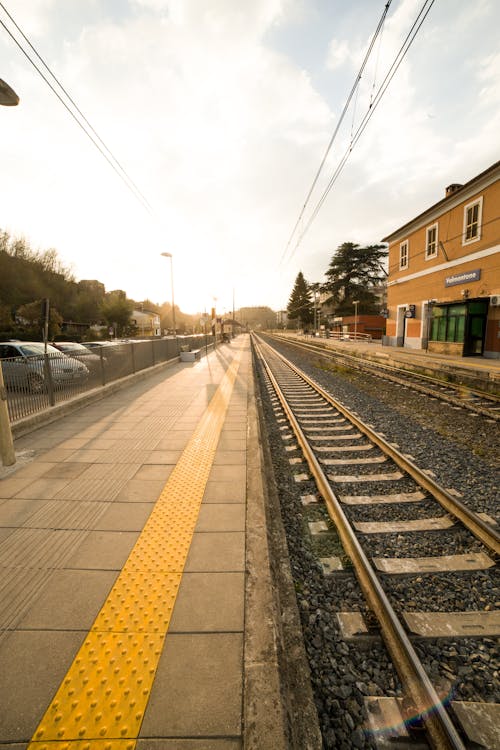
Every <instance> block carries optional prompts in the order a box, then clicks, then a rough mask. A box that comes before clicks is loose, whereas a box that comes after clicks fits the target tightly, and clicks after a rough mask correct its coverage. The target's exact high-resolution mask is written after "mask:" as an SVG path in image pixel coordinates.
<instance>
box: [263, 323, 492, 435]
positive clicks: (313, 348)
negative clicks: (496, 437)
mask: <svg viewBox="0 0 500 750" xmlns="http://www.w3.org/2000/svg"><path fill="white" fill-rule="evenodd" d="M273 338H276V339H278V340H279V341H282V342H283V343H286V344H291V345H292V346H296V347H297V348H299V349H305V350H306V351H309V352H314V353H315V354H318V356H320V357H324V358H325V359H330V360H336V359H340V360H346V361H347V362H354V363H355V365H356V366H357V367H358V369H360V370H363V369H364V370H367V371H368V372H374V373H377V371H378V372H379V373H380V372H381V373H383V376H384V377H385V378H387V380H390V381H391V382H393V383H399V384H400V385H405V386H407V387H409V384H408V382H407V381H408V380H410V381H411V379H412V378H413V379H419V380H422V381H424V382H428V383H432V384H434V385H436V386H439V387H440V388H448V389H449V390H451V391H455V392H457V391H460V390H463V389H466V390H467V391H468V392H469V393H471V394H472V395H474V396H477V397H478V398H482V399H484V400H485V401H490V402H491V403H492V405H497V406H498V405H499V404H500V398H498V396H496V395H495V394H493V393H488V391H481V390H478V389H477V388H471V387H470V386H468V385H463V384H461V383H451V382H450V381H448V380H440V379H439V378H433V377H432V376H431V375H425V374H424V373H421V372H416V371H414V370H407V369H405V368H404V367H396V366H394V365H387V364H384V363H383V362H374V361H372V360H367V359H364V358H363V357H359V356H356V355H354V354H348V353H347V352H340V351H339V350H338V349H335V350H333V349H330V348H328V347H324V346H320V345H318V344H310V343H308V342H307V341H295V340H293V339H289V338H287V337H282V336H276V335H274V336H273ZM398 373H399V374H400V377H403V379H402V380H399V379H398ZM405 376H406V380H405V379H404V378H405ZM411 387H412V388H413V389H414V390H416V391H419V392H420V393H425V394H428V395H432V396H434V397H436V398H439V399H440V400H441V401H446V402H447V403H449V404H453V405H455V406H461V407H462V408H463V409H468V410H469V411H473V412H474V413H475V414H481V416H483V417H486V418H488V419H493V420H495V421H497V422H500V414H496V413H495V412H493V411H489V410H488V409H487V408H486V407H483V406H479V405H477V404H473V403H469V402H467V401H464V400H463V399H461V398H459V397H458V396H453V395H450V394H447V393H436V392H435V391H434V390H432V389H431V388H430V387H426V386H425V385H421V384H419V383H415V382H412V383H411Z"/></svg>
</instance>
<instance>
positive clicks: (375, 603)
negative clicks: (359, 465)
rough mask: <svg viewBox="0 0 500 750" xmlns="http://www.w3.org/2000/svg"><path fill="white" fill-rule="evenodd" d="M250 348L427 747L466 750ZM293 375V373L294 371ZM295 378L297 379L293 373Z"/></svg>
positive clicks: (294, 424) (297, 429)
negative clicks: (321, 502) (313, 484)
mask: <svg viewBox="0 0 500 750" xmlns="http://www.w3.org/2000/svg"><path fill="white" fill-rule="evenodd" d="M254 346H255V348H256V351H257V353H258V355H259V356H260V358H261V361H262V363H263V365H264V368H265V370H266V373H267V375H268V377H269V379H270V381H271V383H272V385H273V388H274V389H275V391H276V394H277V396H278V398H279V400H280V402H281V405H282V407H283V410H284V412H285V414H286V416H287V418H288V420H289V422H290V424H291V426H292V429H293V431H294V433H295V436H296V438H297V441H298V443H299V445H300V447H301V449H302V451H303V454H304V456H305V459H306V461H307V463H308V465H309V469H310V471H311V473H312V475H313V477H314V480H315V482H316V485H317V487H318V490H319V492H320V494H321V496H322V497H323V499H324V501H325V504H326V507H327V509H328V513H329V515H330V517H331V518H332V520H333V522H334V523H335V526H336V528H337V531H338V534H339V536H340V539H341V542H342V545H343V547H344V549H345V551H346V554H347V555H348V556H349V557H350V559H351V561H352V564H353V566H354V570H355V572H356V576H357V578H358V581H359V584H360V586H361V589H362V590H363V594H364V596H365V598H366V600H367V602H368V604H369V606H370V608H371V609H372V611H373V612H374V614H375V616H376V617H377V620H378V622H379V624H380V630H381V635H382V638H383V640H384V642H385V644H386V646H387V649H388V651H389V653H390V655H391V658H392V660H393V663H394V666H395V668H396V670H397V672H398V674H399V676H400V679H401V682H402V685H403V688H404V690H405V692H407V694H408V696H409V698H410V701H411V703H412V708H413V707H414V708H415V712H416V713H417V714H418V715H419V716H420V717H421V718H422V721H423V723H424V725H425V727H426V730H427V733H428V736H429V740H430V743H431V746H432V747H433V748H435V750H452V749H453V750H465V745H464V744H463V742H462V740H461V738H460V735H459V734H458V732H457V730H456V729H455V726H454V725H453V723H452V721H451V719H450V717H449V716H448V714H447V712H446V710H445V709H444V707H443V704H442V701H441V699H440V698H439V696H438V694H437V693H436V691H435V689H434V686H433V685H432V683H431V681H430V680H429V678H428V676H427V673H426V672H425V669H424V667H423V666H422V664H421V662H420V660H419V658H418V656H417V654H416V652H415V650H414V648H413V646H412V644H411V642H410V640H409V638H408V636H407V634H406V632H405V630H404V628H403V625H402V624H401V622H400V621H399V619H398V617H397V615H396V613H395V612H394V610H393V608H392V606H391V604H390V602H389V600H388V598H387V596H386V594H385V592H384V590H383V588H382V586H381V584H380V581H379V580H378V578H377V575H376V573H375V571H374V570H373V568H372V566H371V564H370V562H369V560H368V558H367V557H366V555H365V553H364V551H363V549H362V547H361V545H360V544H359V541H358V540H357V538H356V535H355V534H354V532H353V530H352V528H351V526H350V524H349V522H348V520H347V518H346V516H345V514H344V511H343V510H342V507H341V504H340V501H339V499H338V498H337V496H336V495H335V493H334V492H333V490H332V489H331V487H330V484H329V482H328V479H327V477H326V476H325V474H324V472H323V470H322V468H321V466H320V464H319V462H318V460H317V459H316V457H315V455H314V453H313V451H312V448H311V447H310V445H309V443H308V441H307V438H306V437H305V435H304V433H303V431H302V429H301V427H300V425H299V423H298V421H297V419H296V418H295V415H294V414H293V412H292V410H291V408H290V406H289V405H288V402H287V400H286V398H285V396H284V394H283V392H282V390H281V388H280V386H279V384H278V382H277V380H276V378H275V377H274V375H273V373H272V371H271V368H270V366H269V364H268V363H267V361H266V359H265V357H264V354H263V352H262V349H261V346H260V345H259V343H255V342H254ZM267 346H269V345H267ZM277 356H278V357H279V358H280V359H282V360H283V361H284V362H285V363H286V364H288V362H287V360H286V359H285V358H283V357H282V356H281V355H280V354H278V355H277ZM292 369H293V370H294V371H295V372H296V370H295V368H292ZM296 374H299V373H297V372H296ZM306 382H307V381H306ZM308 385H309V384H308Z"/></svg>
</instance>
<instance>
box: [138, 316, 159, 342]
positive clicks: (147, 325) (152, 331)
mask: <svg viewBox="0 0 500 750" xmlns="http://www.w3.org/2000/svg"><path fill="white" fill-rule="evenodd" d="M132 322H133V323H134V325H136V326H137V335H138V336H142V337H143V338H144V337H145V336H161V326H160V316H159V315H158V313H155V312H152V311H151V310H132Z"/></svg>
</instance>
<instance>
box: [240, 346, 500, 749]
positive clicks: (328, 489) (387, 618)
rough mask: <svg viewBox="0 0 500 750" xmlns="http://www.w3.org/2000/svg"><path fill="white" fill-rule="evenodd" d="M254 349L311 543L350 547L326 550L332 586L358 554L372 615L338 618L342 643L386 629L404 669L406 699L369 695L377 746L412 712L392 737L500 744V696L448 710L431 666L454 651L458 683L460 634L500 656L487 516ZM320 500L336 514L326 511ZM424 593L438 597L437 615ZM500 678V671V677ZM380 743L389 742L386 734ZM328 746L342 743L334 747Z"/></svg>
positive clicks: (285, 365) (495, 544) (303, 378)
mask: <svg viewBox="0 0 500 750" xmlns="http://www.w3.org/2000/svg"><path fill="white" fill-rule="evenodd" d="M254 344H255V349H256V352H257V356H258V360H259V362H260V364H261V367H262V373H263V374H262V378H263V379H265V381H266V388H267V389H269V390H268V394H269V399H270V401H271V405H272V408H273V411H274V412H275V414H276V418H277V419H279V420H280V424H279V425H277V426H276V427H277V429H278V430H279V432H280V433H281V437H282V442H283V448H284V451H285V454H286V455H287V457H288V461H289V463H290V468H291V470H292V472H294V474H293V480H294V482H296V483H297V484H298V485H299V486H301V487H302V486H303V487H304V488H305V489H306V490H308V494H303V495H302V496H301V499H302V505H303V508H304V515H305V517H306V518H314V519H316V520H311V521H309V524H308V530H309V534H310V538H311V543H312V546H313V548H314V545H315V544H317V543H318V541H319V540H320V539H321V540H322V541H321V542H320V543H319V546H318V548H320V547H321V544H323V549H326V548H327V547H328V544H325V542H326V540H327V538H328V537H329V536H330V537H332V536H335V535H338V537H339V538H340V541H341V544H342V549H340V546H338V552H339V553H338V554H337V555H336V556H335V555H329V556H328V557H326V556H323V557H321V555H319V556H318V561H317V564H318V566H322V570H323V571H324V575H325V577H328V581H329V584H330V586H332V587H334V586H335V585H336V583H337V581H338V580H339V578H338V576H341V575H342V570H343V569H344V570H345V569H346V566H345V559H346V557H347V558H349V560H350V564H352V566H353V567H354V570H355V573H356V577H357V579H358V582H359V585H360V587H361V589H362V591H363V594H364V596H365V597H366V601H367V602H368V612H367V613H366V614H367V617H365V618H363V617H362V616H361V613H360V612H359V607H358V608H357V611H354V612H343V613H342V612H340V611H339V612H337V618H336V620H337V625H338V627H339V628H340V630H341V633H342V638H343V639H344V640H345V641H347V642H352V643H358V644H361V643H363V639H365V646H366V641H370V639H374V638H376V637H379V635H378V634H380V635H381V636H382V639H383V641H384V643H385V646H386V647H387V649H388V651H389V653H390V655H391V658H392V660H393V663H394V665H395V667H396V670H397V672H398V674H399V678H400V681H401V687H402V689H401V693H402V695H400V696H399V702H398V696H396V695H393V696H392V700H391V701H390V702H389V703H387V702H386V701H385V700H384V696H381V695H378V696H376V697H375V698H374V699H373V700H370V696H367V695H366V691H365V709H366V712H367V714H369V715H370V717H371V719H372V721H371V725H372V728H373V734H372V735H371V741H374V738H375V737H377V732H378V731H379V729H380V728H381V726H382V725H385V726H386V725H387V724H388V723H394V719H393V716H394V715H395V714H392V713H391V712H395V713H396V714H398V712H399V709H400V708H401V707H402V714H401V715H402V719H403V721H402V724H401V726H400V730H399V733H398V732H396V730H395V729H394V730H393V732H394V733H393V735H392V737H393V739H395V738H396V737H398V738H399V740H400V741H403V742H406V741H408V739H409V737H413V738H414V737H415V725H416V724H417V725H418V726H419V727H423V728H424V733H425V737H426V741H427V742H428V743H429V745H430V746H431V747H434V748H452V747H453V748H459V747H460V748H462V747H472V746H476V745H479V746H483V747H492V748H493V747H495V746H497V745H498V742H499V741H500V734H499V731H500V730H499V729H498V727H499V726H500V718H499V717H500V704H499V703H498V702H497V703H494V702H492V700H493V699H494V698H493V696H491V695H485V696H484V697H483V699H482V701H474V703H473V704H472V703H471V702H468V701H463V700H460V701H452V702H451V706H452V708H451V712H450V711H449V710H448V709H449V706H445V704H446V703H447V701H446V700H444V699H443V693H442V691H443V684H441V685H440V686H438V687H437V688H436V687H435V686H434V685H433V683H432V680H431V679H430V677H429V676H428V674H427V671H426V669H425V667H424V666H423V663H426V664H427V663H429V661H432V660H434V661H436V659H438V660H441V662H442V663H443V664H444V667H446V664H445V662H446V660H447V659H448V658H449V655H450V654H451V655H452V657H453V658H452V659H451V661H450V663H452V666H451V667H450V666H448V672H446V671H445V674H449V675H450V677H452V676H453V672H454V670H455V671H456V669H457V664H456V663H457V661H460V660H461V659H462V660H464V661H465V660H466V659H467V649H465V650H464V654H460V657H459V658H458V659H457V655H458V652H456V648H455V644H456V642H457V640H458V641H460V639H465V641H464V642H469V641H468V640H467V639H471V638H472V639H474V640H473V643H474V644H475V646H477V648H478V649H480V650H481V654H482V655H484V656H485V658H486V659H487V660H488V661H490V660H493V661H494V659H495V648H494V640H493V639H494V638H495V637H497V636H498V635H499V634H500V618H499V617H498V611H496V610H495V602H494V596H495V581H496V578H495V576H497V575H498V571H497V567H496V565H495V560H494V557H495V555H497V554H498V552H499V551H500V537H499V534H498V532H497V531H496V529H495V528H494V527H493V522H492V519H484V518H482V517H480V516H479V515H478V514H477V513H475V512H473V511H471V510H470V508H468V507H466V506H465V505H463V504H462V503H461V502H459V501H458V500H457V499H456V498H455V497H453V495H452V494H450V493H449V492H448V491H447V490H444V489H443V488H441V487H440V486H439V485H438V484H437V483H436V482H435V481H434V480H433V479H432V478H430V477H429V476H428V474H426V473H423V472H422V471H421V470H420V469H419V468H418V466H416V465H415V464H414V463H413V462H412V461H411V460H409V459H408V458H407V457H405V456H404V455H403V454H401V453H400V452H399V451H398V450H397V449H396V448H395V447H394V446H393V445H390V444H389V443H388V442H387V441H386V440H385V439H384V438H383V437H382V436H381V435H379V434H377V433H375V431H374V430H372V429H371V428H370V427H369V426H368V425H366V424H365V423H364V422H363V421H362V420H361V419H360V418H359V417H358V416H357V415H355V414H352V413H350V412H349V410H348V409H347V408H346V407H345V406H343V405H342V404H341V403H340V402H338V401H336V400H335V399H333V398H332V397H331V396H330V395H329V394H328V393H327V392H326V391H324V390H323V389H322V388H321V387H319V386H318V385H317V384H315V383H314V382H313V381H312V380H311V378H310V377H308V376H307V375H306V374H305V373H304V372H302V371H300V370H299V368H298V367H296V366H294V365H293V364H292V363H291V362H290V361H288V360H286V359H285V358H284V357H283V356H282V355H278V353H277V352H276V351H273V350H272V349H271V348H270V347H269V345H268V344H265V343H264V342H263V341H262V339H259V340H257V339H256V337H254ZM318 494H319V495H320V496H321V498H322V499H323V500H324V503H325V505H326V508H327V510H328V516H326V513H325V512H324V511H322V510H321V505H320V502H319V498H318ZM436 501H437V502H438V503H439V504H440V505H441V506H443V507H444V508H445V510H446V514H445V515H443V514H442V511H441V509H440V508H439V512H440V515H437V514H436ZM310 514H312V515H310ZM387 514H388V518H389V520H387V518H386V516H387ZM332 522H333V523H332ZM333 526H334V528H333ZM402 538H403V539H404V540H405V541H404V542H403V543H401V539H402ZM374 539H376V540H377V542H376V543H375V544H374V543H373V540H374ZM408 539H409V540H410V541H408ZM381 549H382V550H383V552H382V554H381V553H380V550H381ZM377 551H378V554H377ZM374 552H375V553H376V554H374ZM347 570H349V568H347ZM376 571H377V572H376ZM426 583H427V585H428V588H427V587H426ZM450 587H451V588H452V589H453V588H455V589H456V588H457V587H458V588H459V590H460V589H465V587H471V590H473V591H476V592H477V591H479V590H480V593H479V594H478V601H477V602H475V607H474V608H473V609H472V610H471V611H465V612H457V611H451V610H452V608H451V607H450V604H449V588H450ZM422 589H424V591H423V593H422ZM426 591H427V592H430V593H431V596H432V599H431V600H430V601H429V606H428V607H427V608H426V607H425V602H426ZM490 596H491V599H489V598H488V597H490ZM428 598H429V593H427V599H428ZM464 598H467V599H468V600H470V597H464ZM472 598H473V597H472ZM414 600H415V601H414ZM422 604H424V607H423V610H422V611H420V610H421V609H422V608H421V605H422ZM419 607H420V609H419ZM355 609H356V608H355ZM373 615H375V617H376V621H377V628H376V631H374V630H373V628H372V625H373V621H372V620H371V618H373ZM365 620H368V622H365ZM375 634H376V635H375ZM450 639H451V640H452V642H453V644H454V645H453V647H452V648H450V647H449V642H450ZM427 650H428V653H426V652H427ZM476 658H477V654H476ZM461 667H464V668H466V665H464V664H461V665H459V666H458V668H461ZM494 674H496V675H497V676H498V671H496V672H494ZM446 687H448V688H449V684H448V685H447V686H446ZM445 692H448V691H446V690H445ZM448 703H449V701H448ZM376 716H378V721H377V719H376ZM389 716H391V717H392V718H389ZM416 717H417V721H416ZM407 732H408V733H409V734H408V737H406V733H407ZM481 732H482V733H481ZM380 736H382V737H385V739H386V740H387V735H384V732H382V731H381V732H380ZM380 736H379V738H378V740H377V742H380V741H381V740H380ZM474 743H475V745H474ZM325 745H326V746H327V747H329V746H332V747H333V746H334V745H329V744H328V741H326V742H325ZM353 746H356V747H358V746H364V745H359V744H355V745H353ZM368 746H370V745H368Z"/></svg>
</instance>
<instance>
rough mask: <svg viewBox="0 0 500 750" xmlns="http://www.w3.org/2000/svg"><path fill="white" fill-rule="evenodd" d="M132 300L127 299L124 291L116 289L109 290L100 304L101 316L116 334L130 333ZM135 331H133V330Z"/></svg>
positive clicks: (131, 327)
mask: <svg viewBox="0 0 500 750" xmlns="http://www.w3.org/2000/svg"><path fill="white" fill-rule="evenodd" d="M133 306H134V305H133V302H131V301H130V300H128V299H127V296H126V294H125V292H123V291H122V290H121V289H116V290H115V291H114V292H109V294H107V295H106V299H105V300H104V302H103V303H102V305H101V316H102V317H103V318H104V320H105V321H106V323H107V324H108V325H109V326H112V327H113V328H115V330H116V334H117V335H118V336H125V335H130V334H131V333H132V329H133V328H134V326H133V324H132V310H133ZM134 332H135V331H134Z"/></svg>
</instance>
